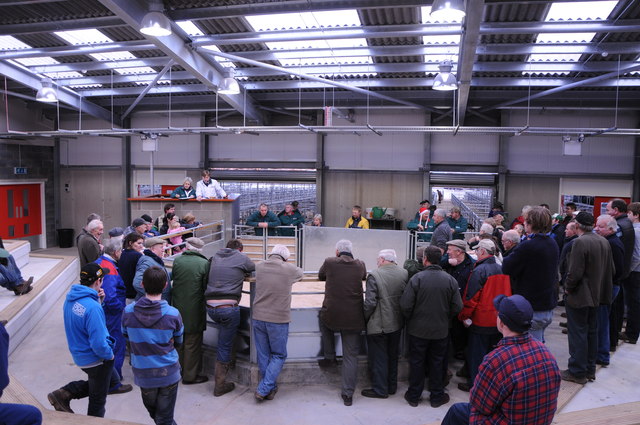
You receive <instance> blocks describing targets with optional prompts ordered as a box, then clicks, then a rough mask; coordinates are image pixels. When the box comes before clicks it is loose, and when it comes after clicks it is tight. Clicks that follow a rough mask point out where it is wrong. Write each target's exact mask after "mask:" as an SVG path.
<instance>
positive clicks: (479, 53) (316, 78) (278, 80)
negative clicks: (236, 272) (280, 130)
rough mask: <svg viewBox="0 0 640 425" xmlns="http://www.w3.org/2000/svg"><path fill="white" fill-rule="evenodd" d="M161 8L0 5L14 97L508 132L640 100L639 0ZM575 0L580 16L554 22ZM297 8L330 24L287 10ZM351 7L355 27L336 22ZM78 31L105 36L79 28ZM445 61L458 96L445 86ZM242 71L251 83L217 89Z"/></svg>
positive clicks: (7, 86)
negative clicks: (428, 119)
mask: <svg viewBox="0 0 640 425" xmlns="http://www.w3.org/2000/svg"><path fill="white" fill-rule="evenodd" d="M149 3H150V2H147V1H141V0H83V1H80V0H23V1H0V74H2V75H4V76H6V79H5V82H4V84H3V90H2V91H3V92H4V93H7V94H8V95H9V96H16V97H19V98H22V99H25V100H26V101H35V92H36V91H37V89H38V88H39V87H40V81H41V79H42V78H43V77H45V76H48V77H50V78H51V79H52V80H53V82H54V87H56V89H57V90H58V93H59V96H58V97H59V99H60V102H61V103H60V107H61V108H63V109H62V111H63V112H64V111H69V110H73V111H78V110H81V111H82V113H85V114H88V115H91V116H94V117H99V118H102V119H105V120H106V121H111V122H113V123H114V124H116V125H119V124H120V123H121V122H122V119H123V118H124V117H127V116H129V115H130V114H131V113H136V112H153V111H167V110H172V111H181V110H188V111H202V112H212V113H213V112H215V113H216V115H218V114H220V116H221V117H222V116H232V115H238V116H242V119H243V120H244V122H245V123H246V125H257V126H265V125H268V124H269V123H270V122H271V120H272V118H273V117H274V115H279V114H284V115H293V116H296V117H298V116H305V117H308V116H313V113H312V111H317V112H320V111H322V108H323V107H326V106H331V107H334V108H336V109H337V110H340V111H348V110H349V109H359V108H376V109H378V108H398V107H402V108H407V107H408V108H415V109H421V110H425V111H429V112H431V113H432V123H433V124H434V125H451V124H453V125H460V126H465V125H467V126H468V125H481V126H482V125H487V126H499V111H500V110H501V109H504V108H569V109H603V110H616V111H617V110H619V109H637V108H638V107H639V106H640V102H639V101H638V99H639V98H640V0H619V1H586V2H576V1H567V0H555V1H553V0H525V1H510V0H466V2H465V3H466V16H465V18H464V19H463V20H462V22H437V21H433V20H430V19H429V18H428V16H424V15H425V14H427V13H428V10H429V8H430V6H431V3H432V2H431V1H430V0H425V1H419V0H350V1H337V0H257V1H249V0H188V1H178V0H165V1H164V2H163V6H164V13H165V14H166V16H167V17H168V18H169V19H170V20H171V23H172V30H173V33H172V34H171V35H169V36H165V37H152V36H145V35H144V34H142V33H141V32H140V31H139V29H140V22H141V20H142V17H143V16H144V15H145V14H146V13H147V12H148V11H149ZM563 3H564V4H567V3H571V4H572V7H573V10H571V12H570V13H569V14H568V15H567V16H563V17H560V18H556V19H550V18H549V17H550V10H552V8H554V7H555V6H554V5H562V4H563ZM589 4H591V5H593V6H596V5H600V6H606V7H605V8H604V10H606V12H605V13H606V16H589V14H588V13H587V14H582V15H584V16H582V15H581V13H580V12H581V10H582V9H585V10H586V7H583V8H581V7H580V6H579V5H589ZM576 5H578V6H576ZM310 12H314V13H316V14H317V15H316V16H314V15H311V14H309V13H310ZM328 12H334V13H337V15H333V16H334V18H333V19H334V21H333V23H332V21H331V19H332V18H331V15H322V18H321V14H323V13H328ZM291 13H295V14H301V15H304V17H306V18H309V17H311V19H312V20H315V21H314V22H315V23H316V24H313V22H312V24H311V25H310V26H308V27H300V26H298V25H300V24H299V23H298V21H297V20H294V19H293V17H294V16H296V15H287V16H284V21H283V22H284V24H282V23H279V22H281V21H279V20H277V19H275V17H276V15H281V14H291ZM347 15H349V17H350V19H355V20H356V21H354V22H353V23H350V24H344V23H342V22H341V20H336V17H346V16H347ZM260 18H262V19H260ZM280 18H283V16H280ZM327 21H329V24H327ZM252 22H253V25H252ZM259 22H260V23H262V24H264V25H268V24H269V23H271V22H273V26H274V28H260V29H257V28H255V27H254V25H258V23H259ZM265 23H266V24H265ZM78 30H94V31H86V32H78V33H72V34H75V39H74V40H73V41H70V38H69V37H67V36H64V35H66V33H65V32H71V31H78ZM95 30H97V31H98V33H97V34H98V38H96V39H91V37H90V34H94V35H95V34H96V31H95ZM558 35H561V37H560V38H559V39H558V40H559V41H549V40H553V37H554V36H558ZM543 39H544V40H545V41H543ZM451 40H454V41H451ZM354 41H355V42H354ZM549 55H550V56H549ZM445 57H446V58H450V59H451V61H452V62H453V72H454V73H455V74H456V75H457V79H458V84H459V88H458V90H456V91H445V92H442V91H436V90H433V89H432V88H431V86H432V84H433V80H434V77H435V76H436V75H437V73H438V65H439V62H440V60H441V59H442V58H445ZM229 67H233V68H234V69H235V76H236V78H237V79H238V82H239V83H240V86H241V93H240V94H238V95H222V94H217V87H218V86H219V85H220V84H221V81H222V79H223V78H224V76H225V69H226V68H229ZM51 108H54V107H53V106H52V107H51ZM301 111H302V112H301ZM74 113H76V114H77V112H74ZM299 114H300V115H299ZM346 115H348V114H347V113H345V116H346ZM314 123H315V121H314Z"/></svg>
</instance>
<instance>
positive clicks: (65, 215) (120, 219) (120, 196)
mask: <svg viewBox="0 0 640 425" xmlns="http://www.w3.org/2000/svg"><path fill="white" fill-rule="evenodd" d="M59 184H60V193H61V195H60V196H61V205H62V207H61V208H62V211H61V218H60V222H61V227H63V228H73V229H75V231H76V235H77V234H78V232H79V231H80V229H82V227H84V226H85V225H86V224H87V222H86V218H87V216H88V215H89V214H90V213H92V212H95V213H98V214H100V216H102V219H103V221H104V228H105V234H106V233H107V231H108V230H109V229H111V228H113V227H116V226H118V227H123V226H125V225H127V224H128V223H125V219H124V216H123V209H122V203H123V202H126V200H125V195H124V189H123V188H124V183H123V181H122V171H121V170H119V169H110V170H104V169H99V168H97V167H96V168H92V169H80V168H62V169H61V170H60V182H59ZM65 184H69V191H68V192H67V191H65V188H64V185H65Z"/></svg>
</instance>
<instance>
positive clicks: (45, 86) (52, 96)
mask: <svg viewBox="0 0 640 425" xmlns="http://www.w3.org/2000/svg"><path fill="white" fill-rule="evenodd" d="M40 84H42V87H40V89H39V90H38V93H36V100H37V101H38V102H47V103H53V102H57V101H58V95H57V94H56V90H55V89H54V88H53V81H52V80H51V78H43V79H42V81H41V82H40Z"/></svg>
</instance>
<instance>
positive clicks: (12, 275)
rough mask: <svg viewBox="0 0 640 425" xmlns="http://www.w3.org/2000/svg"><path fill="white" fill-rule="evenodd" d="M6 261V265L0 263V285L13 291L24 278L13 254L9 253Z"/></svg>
mask: <svg viewBox="0 0 640 425" xmlns="http://www.w3.org/2000/svg"><path fill="white" fill-rule="evenodd" d="M8 263H9V264H7V266H6V267H5V266H3V265H2V264H0V286H4V287H5V288H7V289H8V290H10V291H13V290H14V289H15V287H16V286H18V285H20V284H21V283H22V281H23V280H24V279H22V274H21V273H20V269H19V268H18V266H17V265H16V260H14V259H13V255H9V261H8Z"/></svg>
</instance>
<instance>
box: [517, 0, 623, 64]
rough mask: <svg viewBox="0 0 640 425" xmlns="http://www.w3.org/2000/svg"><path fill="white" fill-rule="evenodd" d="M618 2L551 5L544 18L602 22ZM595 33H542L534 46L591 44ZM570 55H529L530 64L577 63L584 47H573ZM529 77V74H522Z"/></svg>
mask: <svg viewBox="0 0 640 425" xmlns="http://www.w3.org/2000/svg"><path fill="white" fill-rule="evenodd" d="M616 4H618V1H617V0H615V1H572V2H562V3H553V4H552V5H551V7H550V8H549V12H548V13H547V16H546V17H545V21H546V22H551V21H577V20H583V21H584V20H604V19H607V18H608V17H609V15H610V14H611V12H612V11H613V9H614V7H615V6H616ZM595 35H596V33H595V32H575V33H543V34H538V36H537V37H536V44H566V43H585V42H591V41H592V40H593V38H594V37H595ZM571 50H572V51H571V52H570V53H565V54H559V53H552V54H543V53H534V54H531V55H529V61H531V62H577V61H579V60H580V57H581V56H582V54H583V53H584V51H585V47H584V46H575V47H573V48H572V49H571ZM523 74H524V75H529V72H523ZM555 74H561V75H567V74H569V73H568V72H557V73H555Z"/></svg>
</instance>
